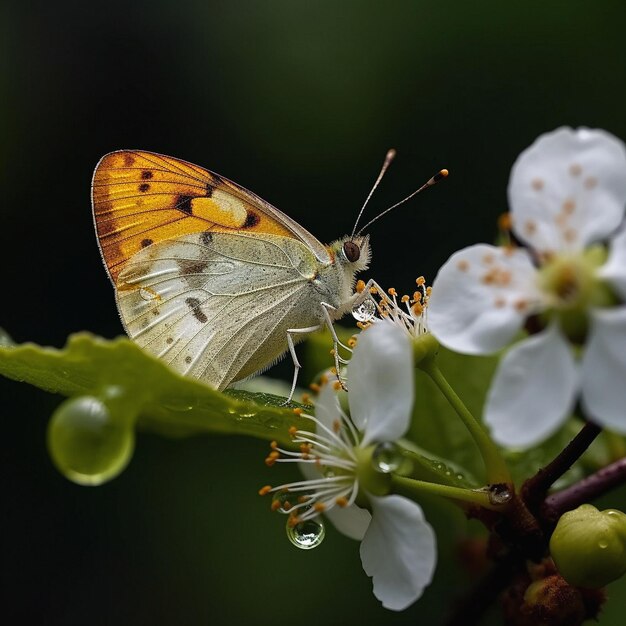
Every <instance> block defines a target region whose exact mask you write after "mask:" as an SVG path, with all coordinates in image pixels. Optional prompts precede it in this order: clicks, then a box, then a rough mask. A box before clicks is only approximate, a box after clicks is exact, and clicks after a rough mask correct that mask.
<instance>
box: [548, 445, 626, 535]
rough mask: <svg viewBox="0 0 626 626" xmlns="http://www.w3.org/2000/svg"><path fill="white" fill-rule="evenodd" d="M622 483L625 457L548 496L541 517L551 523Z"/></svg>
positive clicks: (625, 471) (623, 481)
mask: <svg viewBox="0 0 626 626" xmlns="http://www.w3.org/2000/svg"><path fill="white" fill-rule="evenodd" d="M623 484H626V457H624V458H623V459H620V460H619V461H615V462H614V463H611V464H610V465H607V466H606V467H603V468H602V469H601V470H598V471H597V472H596V473H595V474H591V476H587V478H583V479H582V480H581V481H579V482H577V483H575V484H574V485H571V486H569V487H567V488H566V489H562V490H561V491H557V492H556V493H553V494H552V495H550V496H548V497H547V498H546V499H545V502H544V504H543V506H542V509H541V512H542V517H544V519H546V520H547V521H549V522H551V523H553V522H556V521H557V520H558V519H559V517H560V516H561V515H562V514H563V513H565V512H566V511H571V510H572V509H575V508H576V507H578V506H580V505H581V504H585V503H586V502H589V501H590V500H594V499H595V498H599V497H600V496H601V495H603V494H605V493H606V492H607V491H609V490H610V489H613V487H617V486H619V485H623Z"/></svg>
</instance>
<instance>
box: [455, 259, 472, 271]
mask: <svg viewBox="0 0 626 626" xmlns="http://www.w3.org/2000/svg"><path fill="white" fill-rule="evenodd" d="M456 267H457V269H458V270H460V271H461V272H467V270H468V269H469V263H468V262H467V261H465V260H464V259H461V260H460V261H457V264H456Z"/></svg>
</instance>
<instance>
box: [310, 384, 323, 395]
mask: <svg viewBox="0 0 626 626" xmlns="http://www.w3.org/2000/svg"><path fill="white" fill-rule="evenodd" d="M309 389H310V390H311V391H313V392H314V393H319V392H320V389H321V387H320V386H319V385H318V384H317V383H311V384H310V385H309Z"/></svg>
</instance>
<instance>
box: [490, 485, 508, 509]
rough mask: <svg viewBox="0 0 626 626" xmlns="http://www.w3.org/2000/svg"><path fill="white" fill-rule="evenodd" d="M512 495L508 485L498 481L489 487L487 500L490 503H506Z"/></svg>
mask: <svg viewBox="0 0 626 626" xmlns="http://www.w3.org/2000/svg"><path fill="white" fill-rule="evenodd" d="M512 497H513V492H512V491H511V490H510V489H509V487H508V485H506V484H502V483H499V484H497V485H491V486H490V487H489V502H491V504H506V503H507V502H509V501H510V500H511V498H512Z"/></svg>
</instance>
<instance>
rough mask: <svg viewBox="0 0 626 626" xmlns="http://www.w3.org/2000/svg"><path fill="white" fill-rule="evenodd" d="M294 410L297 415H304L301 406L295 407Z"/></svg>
mask: <svg viewBox="0 0 626 626" xmlns="http://www.w3.org/2000/svg"><path fill="white" fill-rule="evenodd" d="M292 410H293V412H294V413H295V414H296V415H302V409H301V408H300V407H296V408H295V409H292Z"/></svg>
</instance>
